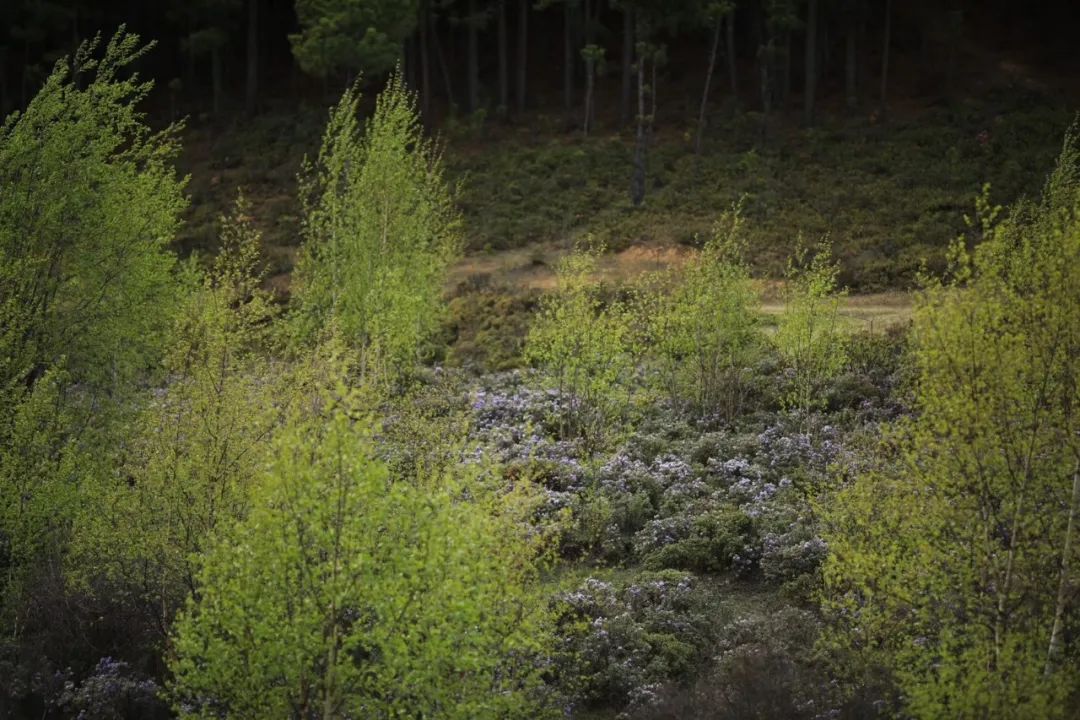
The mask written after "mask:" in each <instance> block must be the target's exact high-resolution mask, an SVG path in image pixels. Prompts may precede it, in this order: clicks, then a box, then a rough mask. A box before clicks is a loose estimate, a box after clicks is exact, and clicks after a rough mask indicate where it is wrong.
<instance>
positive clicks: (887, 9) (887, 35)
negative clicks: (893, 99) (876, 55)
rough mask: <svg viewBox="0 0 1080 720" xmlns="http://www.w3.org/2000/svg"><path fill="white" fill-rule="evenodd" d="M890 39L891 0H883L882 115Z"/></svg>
mask: <svg viewBox="0 0 1080 720" xmlns="http://www.w3.org/2000/svg"><path fill="white" fill-rule="evenodd" d="M891 41H892V0H885V37H884V39H883V40H882V43H881V114H882V115H884V114H885V112H886V107H887V106H888V97H889V93H888V90H889V43H890V42H891Z"/></svg>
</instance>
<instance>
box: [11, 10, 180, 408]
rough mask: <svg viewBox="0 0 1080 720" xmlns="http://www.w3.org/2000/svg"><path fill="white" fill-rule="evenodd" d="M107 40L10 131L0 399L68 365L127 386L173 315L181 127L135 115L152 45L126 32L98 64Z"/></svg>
mask: <svg viewBox="0 0 1080 720" xmlns="http://www.w3.org/2000/svg"><path fill="white" fill-rule="evenodd" d="M99 44H100V43H99V41H98V40H97V39H95V40H93V41H90V42H88V43H84V44H83V45H82V46H81V47H80V48H79V50H78V51H77V52H76V53H75V55H74V56H73V57H72V58H71V59H70V60H63V61H60V62H59V63H57V65H56V67H55V69H54V70H53V73H52V75H50V76H49V78H48V80H46V82H45V85H44V86H43V87H42V89H41V91H40V92H39V93H38V94H37V95H36V96H35V97H34V99H33V100H32V101H31V102H30V104H29V105H28V106H27V108H26V110H25V111H24V112H22V113H21V114H20V113H14V114H12V115H11V116H10V117H8V118H7V120H6V121H5V122H4V124H3V126H2V127H0V358H2V359H0V391H2V392H11V391H12V389H13V384H15V383H20V382H24V383H26V384H31V383H32V381H33V379H34V378H36V377H38V376H39V375H40V374H41V373H42V371H44V370H46V369H47V368H49V367H52V366H54V365H56V364H58V363H59V361H60V360H61V358H64V359H65V366H66V368H67V371H68V372H69V373H70V376H71V380H72V381H73V382H78V383H86V384H88V385H90V386H92V387H93V388H96V389H103V388H105V387H109V388H110V389H112V390H117V389H118V388H119V387H121V386H122V384H123V383H124V381H125V380H129V379H130V378H131V377H132V374H133V373H135V372H137V371H139V370H142V369H144V368H146V367H147V366H149V365H151V364H152V363H153V362H154V360H155V358H156V355H157V352H158V349H159V348H160V347H161V345H162V339H163V337H164V333H165V331H166V330H167V329H168V328H169V326H170V324H171V321H172V317H173V312H174V310H173V308H174V305H175V302H176V299H177V291H178V286H177V284H176V282H175V280H174V279H173V277H172V274H171V270H172V267H173V264H174V259H173V256H172V255H171V254H170V253H169V251H168V243H169V241H170V240H171V239H172V236H173V234H174V233H175V231H176V228H177V225H178V224H179V215H180V212H181V211H182V210H183V208H184V204H185V203H184V198H183V186H184V184H183V182H182V181H181V180H178V179H177V177H176V173H175V171H174V170H173V167H172V160H173V158H174V157H175V155H176V152H177V143H176V139H175V134H176V128H175V127H169V128H167V129H166V130H164V131H162V132H160V133H153V132H151V131H150V128H149V127H147V125H146V124H145V122H144V119H143V116H142V114H141V113H140V112H138V111H137V110H136V105H137V104H138V103H139V102H140V101H141V100H142V99H143V98H145V97H146V95H147V94H148V93H149V92H150V88H151V83H149V82H142V81H140V80H139V79H138V78H137V77H135V76H131V77H125V74H126V72H127V70H128V67H129V66H130V65H132V64H133V63H135V62H136V61H137V60H139V58H141V57H142V56H143V55H144V54H145V53H146V51H147V50H148V49H149V46H141V45H140V43H139V39H138V37H137V36H135V35H131V34H128V33H125V32H124V31H123V30H121V31H120V32H118V33H117V34H116V35H115V36H114V37H113V38H112V39H111V40H110V41H109V42H108V43H107V44H106V46H105V49H104V53H103V54H102V57H101V58H95V57H94V56H95V54H96V51H97V49H98V47H99ZM76 76H78V78H79V82H78V83H76V82H75V80H74V78H75V77H76Z"/></svg>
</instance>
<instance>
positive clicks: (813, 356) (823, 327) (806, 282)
mask: <svg viewBox="0 0 1080 720" xmlns="http://www.w3.org/2000/svg"><path fill="white" fill-rule="evenodd" d="M808 254H809V251H808V249H807V248H806V246H805V245H800V246H799V247H798V248H797V249H796V251H795V256H794V258H793V259H792V261H791V262H790V264H789V265H788V273H787V286H786V288H785V292H784V301H785V307H784V313H783V315H781V316H780V321H779V325H778V327H777V330H776V347H777V349H778V350H779V351H780V356H781V358H782V360H783V361H784V363H786V365H787V368H788V372H789V376H790V377H789V383H788V388H787V391H786V393H785V395H784V396H783V397H782V398H781V402H782V403H783V405H784V406H785V407H786V408H787V409H789V410H800V411H803V412H806V411H809V410H813V409H815V408H819V407H822V406H824V404H825V395H824V392H823V390H824V389H825V386H826V384H827V383H828V382H829V381H830V380H832V379H833V378H834V377H835V376H836V375H837V374H838V373H839V372H840V370H841V369H843V367H844V364H845V362H846V358H847V350H846V343H847V337H846V334H845V333H844V331H843V329H842V328H841V326H840V317H839V311H840V298H841V297H843V293H842V292H837V290H836V276H837V274H838V273H839V267H838V266H837V265H835V264H834V263H833V261H832V253H831V249H830V247H829V246H828V245H825V244H822V245H821V246H819V247H818V249H817V251H816V252H815V253H814V254H813V257H812V258H810V257H808Z"/></svg>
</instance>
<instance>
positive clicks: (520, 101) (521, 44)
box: [517, 0, 529, 113]
mask: <svg viewBox="0 0 1080 720" xmlns="http://www.w3.org/2000/svg"><path fill="white" fill-rule="evenodd" d="M528 39H529V0H520V2H519V3H518V47H517V51H518V56H517V109H518V112H519V113H524V112H525V100H526V90H527V88H526V85H525V83H526V80H528V60H529V53H528V45H527V42H528Z"/></svg>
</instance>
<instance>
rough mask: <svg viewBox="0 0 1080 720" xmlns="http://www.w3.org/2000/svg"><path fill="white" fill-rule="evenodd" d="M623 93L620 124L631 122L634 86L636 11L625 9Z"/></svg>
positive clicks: (620, 104) (620, 100)
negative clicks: (631, 98)
mask: <svg viewBox="0 0 1080 720" xmlns="http://www.w3.org/2000/svg"><path fill="white" fill-rule="evenodd" d="M622 16H623V37H622V93H621V94H620V95H619V124H620V125H621V126H623V127H626V124H627V123H629V122H630V96H631V93H632V92H633V86H634V11H633V9H632V8H629V7H623V11H622Z"/></svg>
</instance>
